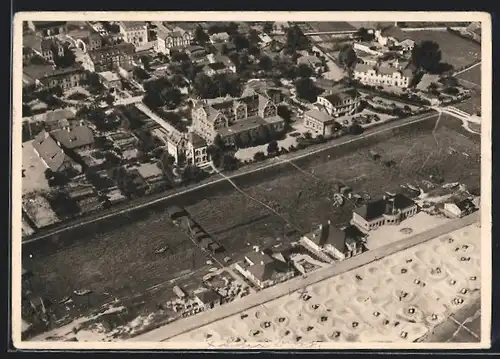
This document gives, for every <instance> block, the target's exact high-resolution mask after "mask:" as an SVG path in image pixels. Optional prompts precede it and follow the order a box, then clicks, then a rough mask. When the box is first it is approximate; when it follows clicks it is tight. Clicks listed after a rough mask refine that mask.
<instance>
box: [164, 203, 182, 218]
mask: <svg viewBox="0 0 500 359" xmlns="http://www.w3.org/2000/svg"><path fill="white" fill-rule="evenodd" d="M167 213H168V215H169V216H170V217H174V216H175V217H177V216H187V212H186V210H185V209H184V208H181V207H179V206H170V207H168V208H167Z"/></svg>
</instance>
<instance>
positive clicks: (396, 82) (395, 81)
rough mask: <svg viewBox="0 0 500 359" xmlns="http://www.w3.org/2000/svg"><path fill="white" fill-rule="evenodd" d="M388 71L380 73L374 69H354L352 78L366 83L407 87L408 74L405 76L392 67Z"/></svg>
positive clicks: (408, 83)
mask: <svg viewBox="0 0 500 359" xmlns="http://www.w3.org/2000/svg"><path fill="white" fill-rule="evenodd" d="M394 70H395V71H392V72H390V73H381V72H379V71H377V70H375V69H369V70H367V71H359V70H356V69H355V70H354V79H356V80H359V81H360V82H361V83H364V84H368V85H389V86H396V87H400V88H407V87H408V86H409V85H410V79H411V77H410V76H406V75H404V74H403V72H401V71H398V70H396V69H394Z"/></svg>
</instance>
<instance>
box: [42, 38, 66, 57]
mask: <svg viewBox="0 0 500 359" xmlns="http://www.w3.org/2000/svg"><path fill="white" fill-rule="evenodd" d="M40 46H41V53H42V57H43V58H44V59H45V60H46V61H49V62H54V54H56V55H57V56H64V46H63V44H62V43H61V42H60V41H57V40H56V39H52V38H50V39H43V40H42V42H41V45H40Z"/></svg>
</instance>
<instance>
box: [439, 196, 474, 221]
mask: <svg viewBox="0 0 500 359" xmlns="http://www.w3.org/2000/svg"><path fill="white" fill-rule="evenodd" d="M475 210H476V206H475V205H474V202H473V201H472V200H470V199H468V198H466V199H463V200H456V201H451V202H446V203H445V204H444V208H443V211H444V213H445V214H447V215H449V216H451V217H454V218H461V217H463V216H466V215H468V214H471V213H472V212H473V211H475Z"/></svg>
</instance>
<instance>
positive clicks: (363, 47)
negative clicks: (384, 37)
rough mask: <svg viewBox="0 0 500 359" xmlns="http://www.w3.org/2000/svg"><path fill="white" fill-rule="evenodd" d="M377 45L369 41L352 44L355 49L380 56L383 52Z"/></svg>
mask: <svg viewBox="0 0 500 359" xmlns="http://www.w3.org/2000/svg"><path fill="white" fill-rule="evenodd" d="M379 46H380V45H379ZM379 46H377V45H376V44H373V43H370V42H355V43H354V44H353V49H354V50H355V51H363V52H365V53H367V54H369V55H372V56H382V55H383V54H384V52H383V51H382V50H381V49H380V47H379Z"/></svg>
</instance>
